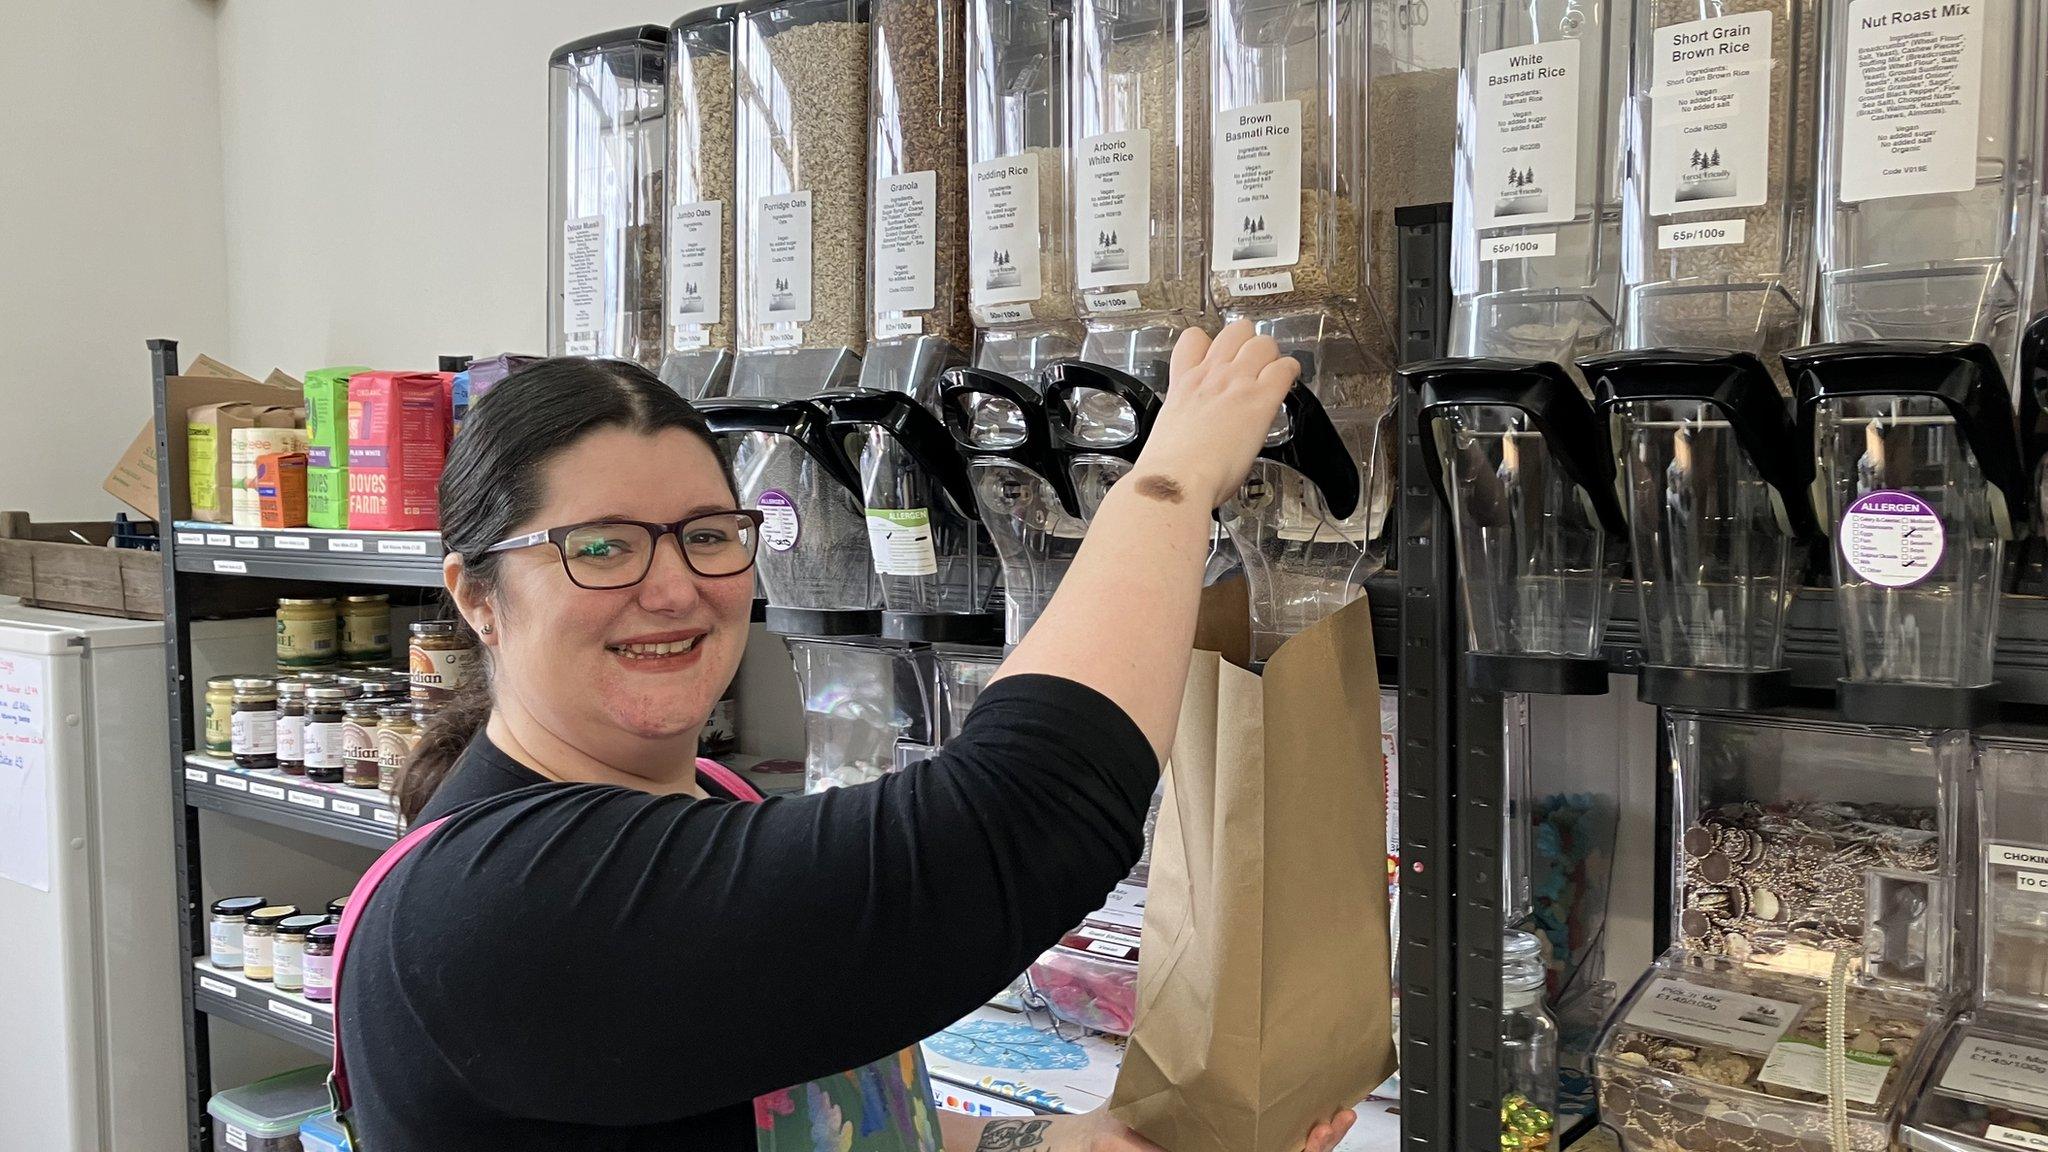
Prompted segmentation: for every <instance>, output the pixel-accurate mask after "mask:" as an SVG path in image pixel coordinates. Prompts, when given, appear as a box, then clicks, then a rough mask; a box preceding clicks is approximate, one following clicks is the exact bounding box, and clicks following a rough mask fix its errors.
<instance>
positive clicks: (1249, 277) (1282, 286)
mask: <svg viewBox="0 0 2048 1152" xmlns="http://www.w3.org/2000/svg"><path fill="white" fill-rule="evenodd" d="M1231 291H1232V292H1233V293H1234V294H1236V295H1238V296H1272V295H1275V294H1277V293H1281V292H1292V291H1294V273H1292V272H1240V273H1238V275H1237V282H1236V283H1235V284H1233V285H1232V286H1231Z"/></svg>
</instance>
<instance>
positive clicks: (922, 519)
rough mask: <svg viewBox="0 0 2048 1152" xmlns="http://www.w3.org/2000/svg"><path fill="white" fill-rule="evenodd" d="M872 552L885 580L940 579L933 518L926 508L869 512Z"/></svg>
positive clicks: (885, 509)
mask: <svg viewBox="0 0 2048 1152" xmlns="http://www.w3.org/2000/svg"><path fill="white" fill-rule="evenodd" d="M868 552H869V554H870V555H871V556H873V557H874V562H875V571H877V572H879V573H881V574H882V575H884V576H936V575H938V574H939V558H938V554H937V553H936V552H934V551H933V550H932V514H931V512H930V511H929V510H927V509H924V508H870V509H868Z"/></svg>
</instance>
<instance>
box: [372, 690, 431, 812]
mask: <svg viewBox="0 0 2048 1152" xmlns="http://www.w3.org/2000/svg"><path fill="white" fill-rule="evenodd" d="M418 713H419V709H417V708H414V707H412V706H410V705H407V704H387V705H385V706H384V707H383V708H381V709H379V710H378V713H377V787H378V789H379V790H380V791H382V792H383V793H384V794H385V795H386V796H389V795H391V794H392V793H394V792H395V791H396V790H397V788H398V774H399V772H400V771H402V770H403V769H404V768H405V761H406V757H408V756H410V755H412V750H413V747H414V746H415V745H417V744H418V743H419V739H420V729H419V723H418V721H417V720H416V719H415V717H416V716H417V715H418Z"/></svg>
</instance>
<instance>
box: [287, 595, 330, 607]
mask: <svg viewBox="0 0 2048 1152" xmlns="http://www.w3.org/2000/svg"><path fill="white" fill-rule="evenodd" d="M321 604H324V605H326V606H327V607H329V608H332V607H334V597H332V596H318V597H314V598H312V599H307V600H293V599H290V598H288V597H284V596H280V597H278V598H277V606H278V607H279V608H283V607H285V606H286V605H290V606H291V607H294V608H303V607H306V606H308V605H321Z"/></svg>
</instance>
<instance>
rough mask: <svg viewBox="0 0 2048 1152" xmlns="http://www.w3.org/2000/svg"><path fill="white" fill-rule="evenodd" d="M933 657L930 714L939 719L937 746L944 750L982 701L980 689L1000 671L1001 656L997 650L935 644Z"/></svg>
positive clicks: (964, 645) (985, 686)
mask: <svg viewBox="0 0 2048 1152" xmlns="http://www.w3.org/2000/svg"><path fill="white" fill-rule="evenodd" d="M932 656H933V657H934V659H935V663H936V665H937V669H938V691H937V692H936V693H934V695H933V697H932V699H933V701H934V708H933V711H934V712H935V713H936V714H937V716H938V725H939V731H938V742H939V746H940V747H944V746H945V743H946V741H948V740H951V739H952V738H953V737H955V736H958V735H959V734H960V729H961V727H962V726H963V725H965V724H966V723H967V714H968V713H969V712H972V711H973V710H974V702H975V701H976V700H979V699H981V693H982V689H984V688H987V687H988V682H989V679H990V678H991V677H993V676H994V675H995V674H996V669H997V668H1000V667H1002V663H1003V653H1002V650H1001V649H999V648H979V647H975V646H973V645H968V644H934V645H932Z"/></svg>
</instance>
